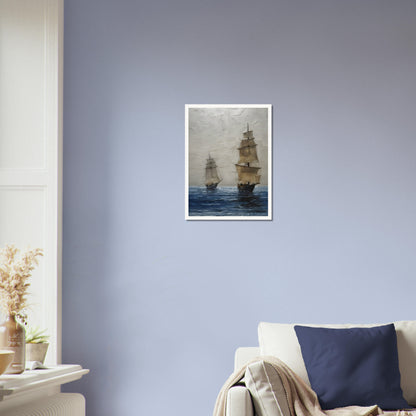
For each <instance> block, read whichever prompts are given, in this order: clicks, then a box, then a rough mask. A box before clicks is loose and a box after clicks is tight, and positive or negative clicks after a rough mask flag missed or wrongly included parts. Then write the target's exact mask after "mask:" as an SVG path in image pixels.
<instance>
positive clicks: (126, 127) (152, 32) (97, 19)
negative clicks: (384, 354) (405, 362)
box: [63, 0, 416, 416]
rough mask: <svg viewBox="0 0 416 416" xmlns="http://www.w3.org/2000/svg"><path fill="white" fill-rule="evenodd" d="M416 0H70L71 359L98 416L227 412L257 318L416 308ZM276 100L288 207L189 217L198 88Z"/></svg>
mask: <svg viewBox="0 0 416 416" xmlns="http://www.w3.org/2000/svg"><path fill="white" fill-rule="evenodd" d="M415 18H416V2H414V1H412V0H408V1H406V0H398V1H394V2H393V1H390V0H366V1H362V0H348V1H342V0H313V1H311V0H259V1H253V0H250V1H246V0H210V1H207V0H152V1H147V0H146V1H145V0H136V1H133V0H130V1H129V0H118V1H114V0H66V3H65V83H64V85H65V101H64V112H65V117H64V253H63V254H64V257H63V259H64V264H63V267H64V270H63V345H64V349H63V358H64V361H65V362H67V363H69V362H79V363H81V364H82V365H83V366H85V367H87V368H90V369H91V374H90V375H88V376H87V377H85V378H84V380H83V381H81V382H77V383H73V385H72V386H70V387H69V388H70V389H73V390H79V391H82V392H83V393H84V394H85V396H86V397H87V403H88V416H110V415H112V416H118V415H120V416H121V415H125V414H137V415H160V416H168V415H182V416H194V415H210V414H211V412H212V408H213V405H214V400H215V397H216V394H217V392H218V390H219V388H220V387H221V385H222V383H223V381H224V380H225V379H226V377H227V376H228V375H229V373H230V371H231V369H232V360H233V351H234V349H235V348H236V347H238V346H240V345H255V344H256V342H257V323H258V322H259V321H260V320H266V321H279V322H293V321H296V322H317V323H321V322H374V321H376V322H387V321H392V320H398V319H413V318H415V302H414V293H415V292H416V278H415V274H416V256H415V254H414V253H415V248H416V187H415V183H416V163H415V161H416V139H415V133H416V114H415V108H416V102H415V97H416V83H415V73H416V25H415V24H414V22H415ZM185 103H247V104H251V103H262V104H263V103H265V104H268V103H271V104H273V115H274V120H273V122H274V123H273V125H274V135H273V146H274V147H273V162H274V166H273V180H274V183H273V191H274V201H273V206H274V208H273V214H274V221H273V222H185V221H184V104H185Z"/></svg>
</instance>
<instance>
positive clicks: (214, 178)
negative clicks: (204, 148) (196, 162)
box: [205, 155, 222, 190]
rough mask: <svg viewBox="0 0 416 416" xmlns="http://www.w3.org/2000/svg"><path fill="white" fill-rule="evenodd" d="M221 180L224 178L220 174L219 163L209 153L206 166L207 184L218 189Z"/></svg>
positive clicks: (210, 187) (209, 187)
mask: <svg viewBox="0 0 416 416" xmlns="http://www.w3.org/2000/svg"><path fill="white" fill-rule="evenodd" d="M221 181H222V179H221V178H220V177H219V175H218V170H217V164H216V163H215V160H214V159H213V158H212V157H211V155H209V156H208V159H207V165H206V167H205V186H206V187H207V189H209V190H212V189H216V188H217V186H218V184H219V183H220V182H221Z"/></svg>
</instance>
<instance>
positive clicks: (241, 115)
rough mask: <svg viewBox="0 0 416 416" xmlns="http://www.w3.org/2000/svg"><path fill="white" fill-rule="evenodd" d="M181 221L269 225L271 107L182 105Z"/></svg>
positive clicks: (256, 105)
mask: <svg viewBox="0 0 416 416" xmlns="http://www.w3.org/2000/svg"><path fill="white" fill-rule="evenodd" d="M185 219H186V220H191V221H192V220H269V221H270V220H272V105H271V104H186V105H185Z"/></svg>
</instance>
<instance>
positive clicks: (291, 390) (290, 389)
mask: <svg viewBox="0 0 416 416" xmlns="http://www.w3.org/2000/svg"><path fill="white" fill-rule="evenodd" d="M259 360H262V361H264V362H268V363H269V364H271V365H272V366H273V368H274V369H275V370H276V371H277V373H278V374H279V376H280V379H281V380H282V383H283V387H284V389H285V392H286V397H287V402H288V405H289V409H290V414H291V416H370V415H371V416H375V415H379V414H386V415H387V414H391V415H397V416H404V415H407V414H408V415H411V413H410V412H404V411H399V412H383V411H382V410H381V409H380V408H379V407H378V406H376V405H374V406H369V407H361V406H349V407H342V408H337V409H332V410H322V409H321V406H320V404H319V400H318V397H317V395H316V393H315V392H314V391H313V390H312V389H311V388H310V387H309V386H308V385H307V384H306V383H305V382H304V381H303V380H302V379H301V378H300V377H299V376H298V375H297V374H295V373H294V372H293V371H292V370H291V369H290V368H289V367H288V366H287V365H286V364H285V363H284V362H282V361H280V360H279V359H277V358H275V357H261V358H256V359H254V360H252V361H250V362H249V363H248V364H246V365H245V366H243V367H242V368H240V369H239V370H238V371H236V372H234V373H233V374H231V376H230V377H229V378H228V380H227V381H226V382H225V384H224V386H223V387H222V389H221V391H220V393H219V394H218V397H217V401H216V403H215V408H214V414H213V416H225V409H226V402H227V393H228V390H229V389H230V388H231V387H232V386H233V385H234V384H236V383H237V382H239V381H240V380H241V379H242V377H243V376H244V373H245V371H246V368H247V366H248V365H249V364H251V363H253V362H257V361H259ZM276 416H279V415H276Z"/></svg>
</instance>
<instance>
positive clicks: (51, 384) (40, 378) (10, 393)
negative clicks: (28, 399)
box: [0, 365, 89, 408]
mask: <svg viewBox="0 0 416 416" xmlns="http://www.w3.org/2000/svg"><path fill="white" fill-rule="evenodd" d="M87 373H89V370H87V369H83V368H82V367H81V366H80V365H56V366H51V367H48V368H47V369H42V370H26V371H25V372H24V373H22V374H16V375H1V376H0V402H1V401H6V400H10V399H12V398H14V397H18V396H23V395H31V396H32V395H33V394H35V395H36V394H39V395H44V394H47V393H48V391H56V388H57V387H60V386H61V385H62V384H65V383H69V382H71V381H75V380H79V379H80V378H81V377H82V376H83V375H85V374H87ZM54 388H55V390H54ZM0 408H1V406H0Z"/></svg>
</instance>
